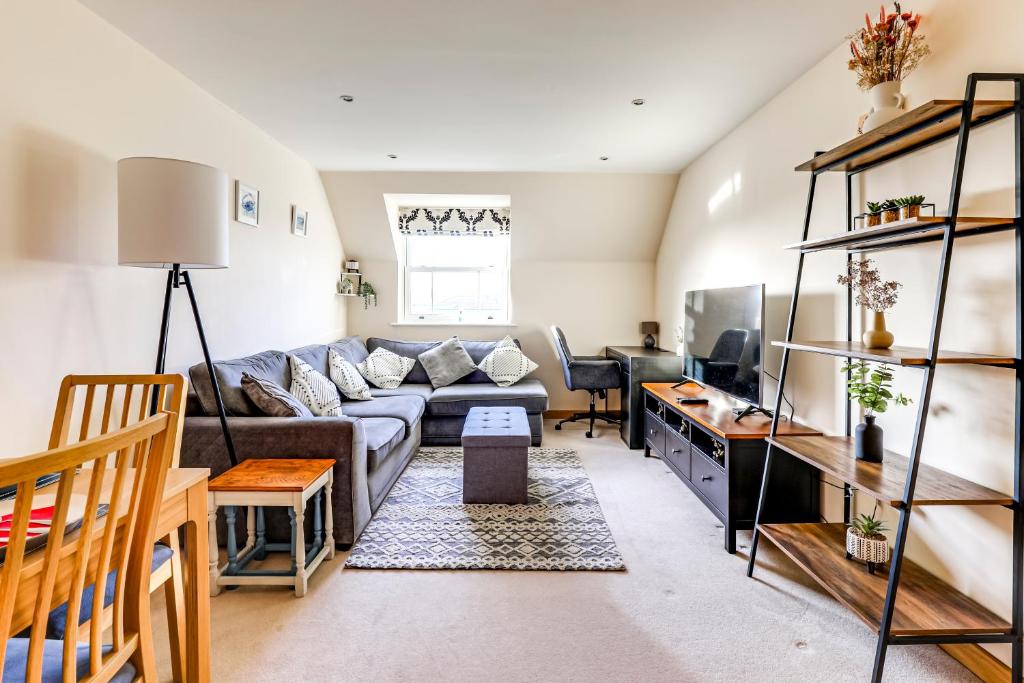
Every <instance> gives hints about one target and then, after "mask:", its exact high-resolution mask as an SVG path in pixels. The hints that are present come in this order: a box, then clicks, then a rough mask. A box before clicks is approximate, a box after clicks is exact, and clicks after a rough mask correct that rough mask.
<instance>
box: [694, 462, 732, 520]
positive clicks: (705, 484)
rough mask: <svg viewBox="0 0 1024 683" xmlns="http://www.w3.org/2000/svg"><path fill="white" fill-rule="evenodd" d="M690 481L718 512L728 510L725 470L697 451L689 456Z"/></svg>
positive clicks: (727, 488) (727, 484)
mask: <svg viewBox="0 0 1024 683" xmlns="http://www.w3.org/2000/svg"><path fill="white" fill-rule="evenodd" d="M690 481H692V482H693V485H694V486H696V487H697V489H698V490H699V491H700V492H701V493H703V494H704V496H705V497H706V498H707V499H708V500H710V501H711V503H712V504H713V505H714V506H715V507H716V508H718V510H719V511H720V512H727V511H728V510H729V507H728V506H729V480H728V478H727V477H726V475H725V472H723V471H722V470H721V469H719V468H718V467H717V466H715V465H713V464H712V463H711V462H710V461H709V460H708V459H707V458H706V457H705V456H703V455H702V454H700V453H699V452H695V453H693V455H692V457H691V462H690Z"/></svg>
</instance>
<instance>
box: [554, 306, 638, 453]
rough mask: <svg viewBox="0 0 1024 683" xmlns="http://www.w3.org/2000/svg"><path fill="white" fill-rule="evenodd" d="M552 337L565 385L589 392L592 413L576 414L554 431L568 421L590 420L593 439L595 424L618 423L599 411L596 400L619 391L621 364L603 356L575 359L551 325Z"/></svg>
mask: <svg viewBox="0 0 1024 683" xmlns="http://www.w3.org/2000/svg"><path fill="white" fill-rule="evenodd" d="M551 334H552V335H553V336H554V338H555V350H556V351H557V352H558V360H559V361H561V363H562V374H563V375H564V376H565V386H566V388H568V389H569V391H587V392H590V410H588V411H587V412H585V413H574V414H573V415H572V416H571V417H567V418H565V419H564V420H562V421H561V422H559V423H558V424H556V425H555V429H561V428H562V425H563V424H565V423H566V422H577V421H579V420H589V421H590V429H588V430H587V438H588V439H590V438H592V437H593V436H594V421H595V420H603V421H604V422H607V423H609V424H616V425H617V424H619V421H618V420H616V419H615V418H614V417H609V416H608V415H607V414H605V413H599V412H597V405H596V402H597V398H598V397H601V398H607V396H608V390H609V389H618V388H619V386H620V382H621V380H620V379H619V362H618V361H614V360H608V359H606V358H602V357H601V356H573V355H572V352H571V351H570V350H569V345H568V344H566V343H565V335H564V334H562V330H560V329H558V327H556V326H554V325H552V326H551Z"/></svg>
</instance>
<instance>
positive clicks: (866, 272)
mask: <svg viewBox="0 0 1024 683" xmlns="http://www.w3.org/2000/svg"><path fill="white" fill-rule="evenodd" d="M836 281H837V282H838V283H839V284H841V285H844V286H846V287H849V288H850V289H856V290H857V299H856V301H857V305H858V306H864V307H865V308H870V309H871V310H872V311H875V312H876V313H883V312H885V311H887V310H889V309H890V308H892V307H893V306H895V305H896V299H897V298H898V297H899V289H900V287H902V286H903V285H901V284H900V283H899V282H896V281H895V280H888V281H885V280H882V276H881V275H880V274H879V273H878V269H877V268H875V266H874V261H872V260H871V259H865V260H863V261H850V262H849V264H848V268H847V272H846V274H844V275H840V276H839V277H838V278H837V279H836Z"/></svg>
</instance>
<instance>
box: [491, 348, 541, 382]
mask: <svg viewBox="0 0 1024 683" xmlns="http://www.w3.org/2000/svg"><path fill="white" fill-rule="evenodd" d="M477 367H479V368H480V369H481V370H482V371H483V372H484V374H486V375H487V376H488V377H490V378H491V381H492V382H494V383H495V384H497V385H498V386H499V387H510V386H512V385H513V384H515V383H516V382H518V381H519V380H521V379H522V378H524V377H526V376H527V375H529V374H530V373H531V372H533V371H534V370H536V369H537V368H538V367H540V366H539V365H537V364H536V363H534V362H533V361H532V360H530V359H529V358H527V357H526V355H525V354H524V353H523V352H522V350H521V349H520V348H519V347H518V346H516V343H515V341H514V340H513V339H512V337H505V338H504V339H502V340H501V341H500V342H498V345H497V346H496V347H494V350H493V351H491V352H490V353H489V354H487V357H486V358H484V359H483V360H482V361H480V365H478V366H477Z"/></svg>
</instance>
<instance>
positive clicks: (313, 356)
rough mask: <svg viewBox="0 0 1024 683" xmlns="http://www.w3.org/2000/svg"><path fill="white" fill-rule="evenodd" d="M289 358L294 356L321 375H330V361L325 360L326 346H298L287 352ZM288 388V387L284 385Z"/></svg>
mask: <svg viewBox="0 0 1024 683" xmlns="http://www.w3.org/2000/svg"><path fill="white" fill-rule="evenodd" d="M288 355H289V356H295V357H296V358H298V359H299V360H301V361H302V362H303V363H305V364H306V365H308V366H309V367H311V368H313V369H314V370H316V371H317V372H319V373H320V374H321V375H323V376H325V377H327V376H329V375H330V374H331V368H330V365H331V364H330V360H329V359H328V358H327V344H310V345H309V346H300V347H299V348H297V349H292V350H291V351H289V352H288ZM284 386H289V385H287V384H286V385H284Z"/></svg>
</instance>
